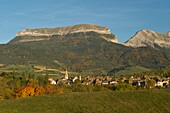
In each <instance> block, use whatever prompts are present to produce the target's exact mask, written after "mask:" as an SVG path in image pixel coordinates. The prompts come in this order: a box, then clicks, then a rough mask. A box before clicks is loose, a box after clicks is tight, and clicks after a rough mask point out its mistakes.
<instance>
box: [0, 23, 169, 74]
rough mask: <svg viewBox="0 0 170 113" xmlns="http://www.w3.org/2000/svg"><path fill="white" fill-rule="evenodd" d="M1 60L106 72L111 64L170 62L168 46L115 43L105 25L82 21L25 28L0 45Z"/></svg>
mask: <svg viewBox="0 0 170 113" xmlns="http://www.w3.org/2000/svg"><path fill="white" fill-rule="evenodd" d="M0 64H9V65H10V64H19V65H41V66H46V67H51V68H57V69H59V70H65V69H66V68H67V69H68V70H69V71H73V72H79V73H84V74H92V75H106V74H107V73H108V72H109V71H111V70H112V69H113V68H120V67H128V66H140V67H145V68H162V67H169V66H170V51H169V49H155V48H153V47H137V48H134V47H129V46H125V45H123V44H119V43H117V38H116V36H115V35H114V34H112V33H111V32H110V30H109V29H108V28H107V27H102V26H97V25H93V24H81V25H75V26H68V27H59V28H42V29H26V30H23V31H20V32H18V33H17V35H16V37H15V38H14V39H12V40H11V41H10V42H9V43H8V44H4V45H0Z"/></svg>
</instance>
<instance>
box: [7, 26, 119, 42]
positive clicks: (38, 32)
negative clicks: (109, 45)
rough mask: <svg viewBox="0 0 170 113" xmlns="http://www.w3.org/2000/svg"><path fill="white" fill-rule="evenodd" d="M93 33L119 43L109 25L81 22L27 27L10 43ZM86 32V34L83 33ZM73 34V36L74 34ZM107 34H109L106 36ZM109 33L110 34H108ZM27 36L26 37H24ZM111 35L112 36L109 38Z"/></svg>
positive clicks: (85, 35)
mask: <svg viewBox="0 0 170 113" xmlns="http://www.w3.org/2000/svg"><path fill="white" fill-rule="evenodd" d="M91 33H97V34H98V36H99V37H101V38H103V39H105V40H107V41H111V42H114V43H117V42H118V41H117V38H116V36H115V35H114V34H112V33H111V32H110V29H109V28H107V27H102V26H98V25H95V24H79V25H74V26H66V27H58V28H40V29H25V30H22V31H20V32H18V33H16V37H15V39H18V40H17V41H16V40H15V41H14V39H12V40H11V41H10V42H9V44H16V43H22V42H32V41H42V40H46V41H48V40H50V39H51V38H52V36H56V37H60V38H63V37H71V38H74V37H73V36H74V34H75V35H77V34H81V37H87V36H91ZM83 34H84V35H83ZM72 35H73V36H72ZM106 35H107V36H106ZM108 35H109V36H108ZM24 37H25V38H24ZM107 37H110V38H107Z"/></svg>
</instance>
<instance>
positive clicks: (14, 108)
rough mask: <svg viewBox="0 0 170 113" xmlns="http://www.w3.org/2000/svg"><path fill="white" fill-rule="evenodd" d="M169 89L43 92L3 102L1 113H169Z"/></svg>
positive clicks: (0, 105)
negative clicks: (48, 93) (44, 93)
mask: <svg viewBox="0 0 170 113" xmlns="http://www.w3.org/2000/svg"><path fill="white" fill-rule="evenodd" d="M169 104H170V93H169V89H166V90H163V89H162V90H161V89H159V90H141V91H123V92H121V91H120V92H119V91H117V92H86V93H71V94H64V95H44V96H37V97H31V98H22V99H8V100H4V101H1V102H0V109H1V112H2V113H47V112H48V113H54V112H57V113H68V112H70V113H92V112H93V113H114V112H116V113H132V112H133V113H138V112H140V113H169V112H170V108H169Z"/></svg>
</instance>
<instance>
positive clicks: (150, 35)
mask: <svg viewBox="0 0 170 113" xmlns="http://www.w3.org/2000/svg"><path fill="white" fill-rule="evenodd" d="M125 45H126V46H131V47H148V46H150V47H152V48H166V49H170V32H166V33H159V32H155V31H152V30H140V31H138V32H136V34H135V35H134V36H133V37H131V38H130V39H129V40H127V41H126V42H125Z"/></svg>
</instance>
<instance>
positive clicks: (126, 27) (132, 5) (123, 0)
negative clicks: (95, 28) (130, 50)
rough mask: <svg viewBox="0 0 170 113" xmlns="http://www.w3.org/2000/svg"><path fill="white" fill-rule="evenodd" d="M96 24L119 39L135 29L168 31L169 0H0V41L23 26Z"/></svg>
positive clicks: (169, 21) (27, 27) (130, 33)
mask: <svg viewBox="0 0 170 113" xmlns="http://www.w3.org/2000/svg"><path fill="white" fill-rule="evenodd" d="M76 24H97V25H99V26H105V27H108V28H110V30H111V32H112V33H113V34H115V35H116V36H117V38H118V41H119V42H125V41H127V40H128V39H129V38H131V37H132V36H133V35H134V34H135V33H136V32H137V31H139V30H142V29H148V30H154V31H157V32H160V33H165V32H168V31H170V0H0V44H4V43H7V42H9V41H10V40H11V39H13V38H14V37H15V36H16V32H19V31H21V30H23V29H34V28H56V27H62V26H71V25H76Z"/></svg>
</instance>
